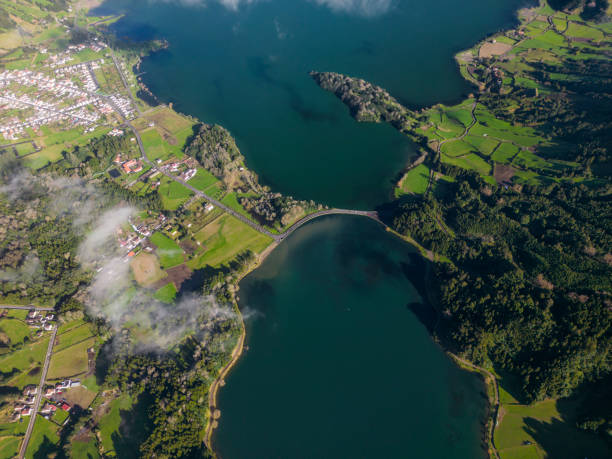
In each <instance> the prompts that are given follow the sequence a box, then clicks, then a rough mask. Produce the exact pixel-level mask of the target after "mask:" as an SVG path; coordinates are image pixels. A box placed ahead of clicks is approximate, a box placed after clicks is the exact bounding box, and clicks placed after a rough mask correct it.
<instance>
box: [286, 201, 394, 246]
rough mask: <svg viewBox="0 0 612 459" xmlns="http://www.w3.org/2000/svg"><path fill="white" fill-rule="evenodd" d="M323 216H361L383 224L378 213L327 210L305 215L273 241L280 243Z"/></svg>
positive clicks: (370, 211)
mask: <svg viewBox="0 0 612 459" xmlns="http://www.w3.org/2000/svg"><path fill="white" fill-rule="evenodd" d="M324 215H359V216H362V217H368V218H371V219H373V220H376V221H377V222H379V223H381V224H384V223H382V221H381V220H380V218H378V213H377V212H376V211H372V210H351V209H327V210H321V211H319V212H314V213H312V214H310V215H306V216H305V217H304V218H302V219H301V220H298V221H297V222H295V223H294V224H293V225H291V227H289V228H288V229H287V230H286V231H285V232H284V233H281V234H278V235H275V238H274V239H275V240H276V241H277V242H280V241H282V240H283V239H285V238H286V237H287V236H289V235H290V234H291V233H293V232H294V231H295V230H296V229H298V228H299V227H300V226H302V225H304V224H306V223H308V222H309V221H311V220H314V219H315V218H318V217H323V216H324Z"/></svg>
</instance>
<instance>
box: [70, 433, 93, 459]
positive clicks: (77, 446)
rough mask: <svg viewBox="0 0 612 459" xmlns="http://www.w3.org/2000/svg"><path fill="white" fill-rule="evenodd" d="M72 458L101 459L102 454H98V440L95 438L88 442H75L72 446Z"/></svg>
mask: <svg viewBox="0 0 612 459" xmlns="http://www.w3.org/2000/svg"><path fill="white" fill-rule="evenodd" d="M70 457H71V458H73V459H79V458H87V459H99V458H100V453H99V452H98V447H97V445H96V440H95V439H94V438H93V437H91V438H90V439H89V441H87V442H85V441H78V440H73V441H72V443H71V444H70Z"/></svg>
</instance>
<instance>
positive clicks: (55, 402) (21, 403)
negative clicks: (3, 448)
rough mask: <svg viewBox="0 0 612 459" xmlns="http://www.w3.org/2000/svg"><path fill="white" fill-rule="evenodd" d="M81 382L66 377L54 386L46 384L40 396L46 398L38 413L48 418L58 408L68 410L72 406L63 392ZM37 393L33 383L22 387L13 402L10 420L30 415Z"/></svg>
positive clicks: (14, 420) (13, 420) (17, 419)
mask: <svg viewBox="0 0 612 459" xmlns="http://www.w3.org/2000/svg"><path fill="white" fill-rule="evenodd" d="M80 385H81V382H80V381H79V380H78V379H74V380H71V379H68V380H65V381H62V382H59V383H57V384H55V385H54V386H47V387H46V388H45V389H44V391H43V393H42V396H43V397H44V398H45V399H46V401H45V404H44V405H43V406H42V407H41V408H40V410H39V411H40V414H41V415H42V416H43V417H44V418H47V419H49V418H50V417H51V416H53V414H54V413H55V412H56V411H57V410H58V409H61V410H64V411H66V412H69V411H70V410H71V409H72V406H71V405H70V404H69V403H68V402H67V401H66V400H65V398H64V396H63V393H64V392H65V391H67V390H68V389H71V388H73V387H79V386H80ZM37 395H38V387H37V386H35V385H29V386H26V387H24V389H23V393H22V395H21V397H20V398H19V399H18V400H17V401H15V402H14V404H13V416H12V418H11V422H16V421H19V419H21V417H23V416H30V415H32V414H33V413H32V411H33V410H34V403H35V402H36V396H37Z"/></svg>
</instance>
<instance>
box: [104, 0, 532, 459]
mask: <svg viewBox="0 0 612 459" xmlns="http://www.w3.org/2000/svg"><path fill="white" fill-rule="evenodd" d="M522 3H525V2H523V1H521V0H465V1H463V2H456V1H454V0H427V1H424V0H295V1H288V0H284V1H282V0H267V1H266V0H261V1H252V0H251V1H241V0H218V1H215V0H209V1H206V2H199V1H198V0H184V1H182V2H181V1H176V2H172V1H150V2H147V1H144V0H130V1H127V2H123V1H121V2H120V1H119V0H110V1H108V2H107V3H105V5H104V6H103V7H102V9H101V11H104V10H106V11H112V12H118V11H123V12H125V13H126V16H125V17H124V18H123V19H121V20H120V21H119V22H117V23H116V24H115V25H114V30H115V31H116V32H117V33H118V34H119V35H127V36H130V37H132V38H135V39H144V38H165V39H167V40H168V41H169V43H170V47H169V49H167V50H164V51H162V52H159V53H156V54H154V55H153V56H151V57H148V58H146V59H145V60H144V63H143V65H142V70H143V71H144V72H146V73H145V74H144V75H143V79H144V82H145V83H146V84H147V85H148V86H149V87H150V89H151V90H152V91H153V92H154V93H155V94H156V95H157V96H158V97H159V98H160V100H162V101H163V102H173V103H174V107H175V108H176V109H177V110H179V111H181V112H184V113H186V114H189V115H193V116H196V117H198V118H199V119H201V120H203V121H204V122H208V123H219V124H221V125H223V126H225V127H226V128H228V129H229V130H230V131H231V133H232V134H233V135H234V136H235V137H236V139H237V142H238V145H239V146H240V148H241V150H242V152H243V154H244V155H245V157H246V160H247V165H248V167H250V168H251V169H253V170H254V171H255V172H256V173H257V174H259V176H260V179H261V181H262V182H263V183H264V184H267V185H270V186H271V187H272V189H273V190H274V191H280V192H282V193H285V194H290V195H293V196H295V197H296V198H299V199H313V200H315V201H318V202H321V203H325V204H328V205H331V206H337V207H344V208H356V209H372V208H375V207H376V206H378V205H379V204H382V203H384V202H386V201H388V200H389V199H390V194H391V192H392V188H393V183H394V181H395V180H396V179H397V174H398V172H400V171H401V169H402V168H403V167H404V166H405V165H406V164H407V163H408V162H409V161H410V160H411V159H412V158H413V157H414V155H415V147H414V145H412V143H411V142H409V141H408V140H407V139H406V138H405V137H403V136H401V135H400V134H399V133H398V132H396V131H395V130H393V129H392V128H391V127H389V126H386V125H374V124H363V123H357V122H355V121H354V120H353V119H351V117H350V116H349V114H348V110H347V108H346V107H345V106H344V105H343V104H342V103H341V102H340V101H339V100H337V99H336V98H335V96H333V95H332V94H329V93H327V92H325V91H323V90H321V89H320V88H319V87H318V86H317V85H316V84H315V83H314V82H313V81H312V80H311V79H310V77H309V76H308V71H310V70H319V71H336V72H341V73H346V74H349V75H353V76H357V77H361V78H365V79H367V80H369V81H371V82H373V83H375V84H378V85H380V86H382V87H384V88H386V89H388V90H389V91H390V92H391V94H392V95H394V96H395V97H396V98H398V99H399V100H400V101H401V102H403V103H404V104H406V105H407V106H409V107H412V108H418V107H421V106H425V105H429V104H434V103H453V102H456V101H459V100H460V99H461V98H462V97H464V96H465V95H466V94H467V93H469V92H470V91H471V88H470V87H469V85H468V84H467V83H466V82H465V81H464V80H463V79H462V78H461V76H460V75H459V72H458V69H457V66H456V64H455V62H454V61H453V55H454V53H456V52H457V51H460V50H462V49H465V48H467V47H469V46H471V45H472V44H473V43H474V42H476V41H478V40H480V39H481V38H483V37H484V36H486V35H487V34H489V33H492V32H494V31H496V30H498V29H500V28H503V27H511V26H512V25H513V24H514V21H515V19H514V12H515V10H516V9H517V8H518V6H519V5H520V4H522ZM424 272H425V265H424V262H423V261H422V259H420V258H419V257H418V256H417V254H416V253H415V252H414V250H413V249H412V248H410V247H409V246H408V245H407V244H405V243H403V242H402V241H401V240H399V239H397V238H395V237H393V236H392V235H390V234H389V233H387V232H385V231H384V229H383V228H382V227H381V226H380V225H378V224H377V223H376V222H373V221H370V220H367V219H360V218H357V217H348V216H343V217H326V218H323V219H321V220H317V221H314V222H312V223H309V224H307V225H305V226H304V227H302V228H301V229H300V230H299V231H297V232H296V233H294V234H293V235H292V236H291V237H289V238H288V239H287V240H286V241H284V242H283V243H282V244H281V245H280V246H279V247H278V248H277V249H276V250H275V251H274V252H273V253H272V254H271V255H270V256H269V258H268V259H266V261H265V262H264V263H263V265H262V266H261V267H260V268H258V269H257V270H256V271H255V272H253V273H252V274H250V275H249V276H248V277H246V278H245V279H244V280H243V281H242V282H241V284H240V287H241V290H240V302H239V303H240V307H241V309H242V310H243V312H244V314H245V317H247V319H246V324H247V346H248V350H246V351H245V353H244V355H243V356H242V358H241V359H240V360H239V361H238V364H237V365H236V366H235V368H233V369H232V371H231V372H230V374H229V375H228V377H227V379H226V382H227V384H226V385H225V386H224V387H223V388H221V390H220V392H219V407H220V409H221V411H222V416H221V418H220V420H219V427H218V429H217V430H216V432H215V434H214V437H213V443H214V447H215V450H216V451H217V452H218V453H219V454H220V455H221V457H223V458H249V457H253V458H259V457H266V458H272V457H279V458H280V457H292V458H293V457H415V458H416V457H428V458H448V457H453V458H466V459H467V458H470V459H471V458H477V457H482V456H483V455H484V453H483V450H482V447H481V422H482V418H483V414H484V410H485V405H486V403H485V398H484V395H483V391H484V388H483V386H482V382H481V381H480V379H479V378H477V377H476V376H475V375H473V374H470V373H467V372H464V371H462V370H460V369H459V368H457V367H456V366H455V365H454V364H453V363H452V362H451V361H450V360H449V359H448V358H447V357H446V355H445V354H444V353H443V351H442V350H441V349H440V348H439V347H438V346H437V345H436V344H435V343H434V342H433V341H432V339H431V337H430V335H429V334H428V332H427V329H426V328H425V326H423V325H422V323H421V322H420V321H419V320H418V319H417V315H418V316H419V317H426V316H427V315H428V314H430V312H431V310H430V308H429V306H427V305H426V304H425V302H424V300H423V298H422V293H423V282H424V281H423V274H424ZM419 292H421V293H419ZM415 312H416V313H417V314H414V313H415Z"/></svg>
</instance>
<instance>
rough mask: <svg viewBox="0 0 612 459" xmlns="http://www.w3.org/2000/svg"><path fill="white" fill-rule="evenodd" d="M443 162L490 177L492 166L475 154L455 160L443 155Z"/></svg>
mask: <svg viewBox="0 0 612 459" xmlns="http://www.w3.org/2000/svg"><path fill="white" fill-rule="evenodd" d="M441 160H442V162H444V163H448V164H452V165H454V166H458V167H462V168H464V169H470V170H474V171H476V172H478V173H479V174H480V175H490V174H491V170H492V166H491V165H490V164H489V163H487V162H486V161H485V160H484V159H482V158H481V157H480V156H478V155H475V154H473V153H471V154H469V155H467V156H462V157H461V158H453V157H450V156H446V155H442V157H441Z"/></svg>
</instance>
